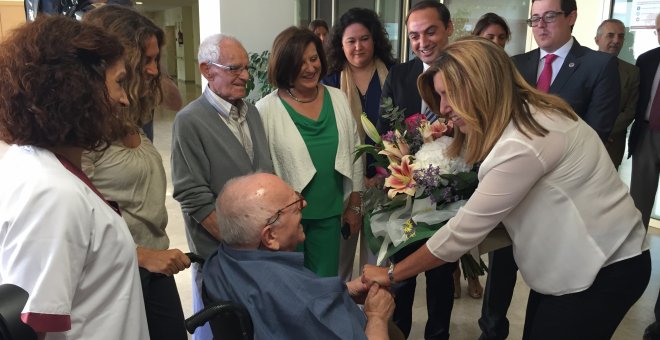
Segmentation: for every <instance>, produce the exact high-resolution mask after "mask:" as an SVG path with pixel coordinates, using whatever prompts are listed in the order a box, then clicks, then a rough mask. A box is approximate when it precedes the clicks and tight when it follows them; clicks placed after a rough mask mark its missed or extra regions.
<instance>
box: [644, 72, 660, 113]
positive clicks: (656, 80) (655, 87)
mask: <svg viewBox="0 0 660 340" xmlns="http://www.w3.org/2000/svg"><path fill="white" fill-rule="evenodd" d="M658 83H660V64H658V68H657V70H656V71H655V78H653V85H652V86H651V92H650V93H651V95H650V96H649V103H648V105H646V112H644V117H645V118H646V120H647V121H648V120H649V118H650V116H651V106H653V99H655V95H654V94H655V93H656V92H657V91H658ZM658 100H660V98H659V99H658Z"/></svg>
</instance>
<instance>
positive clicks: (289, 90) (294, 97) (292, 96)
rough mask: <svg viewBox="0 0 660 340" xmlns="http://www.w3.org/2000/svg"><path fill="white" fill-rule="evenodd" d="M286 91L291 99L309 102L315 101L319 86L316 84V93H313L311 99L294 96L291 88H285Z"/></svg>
mask: <svg viewBox="0 0 660 340" xmlns="http://www.w3.org/2000/svg"><path fill="white" fill-rule="evenodd" d="M286 93H288V94H289V97H291V98H292V99H293V100H295V101H297V102H298V103H301V104H308V103H311V102H313V101H315V100H316V97H318V96H319V87H318V85H317V86H316V93H314V97H313V98H312V99H308V100H303V99H299V98H298V97H296V96H294V95H293V93H291V89H287V90H286Z"/></svg>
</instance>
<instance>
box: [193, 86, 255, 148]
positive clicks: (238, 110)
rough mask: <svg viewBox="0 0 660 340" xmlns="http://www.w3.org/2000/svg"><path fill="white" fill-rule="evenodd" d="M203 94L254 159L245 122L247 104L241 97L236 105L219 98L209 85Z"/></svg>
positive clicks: (248, 129) (248, 130) (250, 139)
mask: <svg viewBox="0 0 660 340" xmlns="http://www.w3.org/2000/svg"><path fill="white" fill-rule="evenodd" d="M204 96H206V99H207V100H208V101H209V103H211V106H213V107H214V108H215V109H216V110H217V111H218V115H219V116H220V118H221V119H222V120H223V121H224V122H225V124H227V127H229V130H231V132H232V133H233V134H234V136H236V139H238V142H239V143H241V145H243V148H245V152H247V154H248V156H250V160H251V161H254V150H253V148H252V138H251V137H250V128H249V127H248V124H247V105H245V102H243V99H241V100H239V101H238V107H236V106H235V105H232V104H231V103H229V102H228V101H226V100H224V99H222V98H220V96H218V95H217V94H215V93H214V92H213V91H211V89H210V88H209V87H207V88H206V90H204Z"/></svg>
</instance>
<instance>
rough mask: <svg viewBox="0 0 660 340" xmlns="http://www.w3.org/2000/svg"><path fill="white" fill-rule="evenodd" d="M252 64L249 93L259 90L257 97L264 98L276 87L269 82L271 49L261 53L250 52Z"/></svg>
mask: <svg viewBox="0 0 660 340" xmlns="http://www.w3.org/2000/svg"><path fill="white" fill-rule="evenodd" d="M248 56H249V58H250V66H249V67H248V73H249V74H250V78H248V82H247V86H246V88H247V94H248V95H250V93H251V92H252V90H257V91H258V92H257V94H258V96H257V98H263V97H264V96H266V95H267V94H269V93H270V92H272V91H273V90H274V89H275V88H274V87H273V86H271V85H270V83H269V82H268V58H269V57H270V51H268V50H266V51H263V52H261V53H252V52H251V53H249V54H248Z"/></svg>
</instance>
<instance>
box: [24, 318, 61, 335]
mask: <svg viewBox="0 0 660 340" xmlns="http://www.w3.org/2000/svg"><path fill="white" fill-rule="evenodd" d="M21 321H23V323H25V324H26V325H28V326H30V327H32V329H34V331H35V332H38V333H48V332H66V331H68V330H70V329H71V316H69V315H59V314H42V313H22V314H21Z"/></svg>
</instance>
